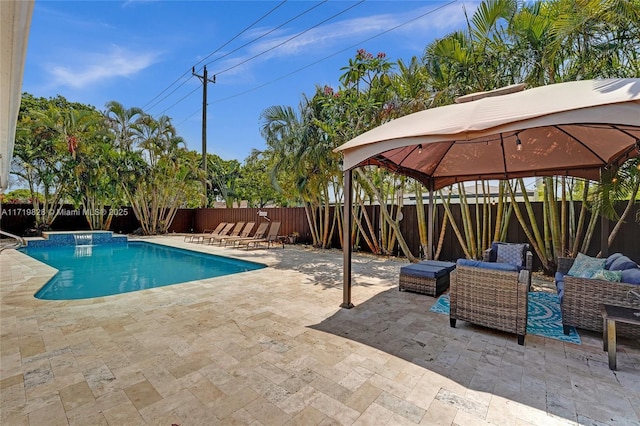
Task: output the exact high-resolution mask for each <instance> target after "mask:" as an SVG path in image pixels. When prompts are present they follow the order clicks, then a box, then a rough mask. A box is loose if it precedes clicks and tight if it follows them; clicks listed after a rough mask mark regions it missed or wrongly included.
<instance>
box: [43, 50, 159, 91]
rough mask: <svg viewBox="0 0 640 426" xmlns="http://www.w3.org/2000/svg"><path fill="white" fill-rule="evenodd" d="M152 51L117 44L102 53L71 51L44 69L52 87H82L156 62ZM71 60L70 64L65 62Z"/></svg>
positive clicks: (156, 55)
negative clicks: (69, 55) (70, 55)
mask: <svg viewBox="0 0 640 426" xmlns="http://www.w3.org/2000/svg"><path fill="white" fill-rule="evenodd" d="M157 57H158V53H156V52H134V51H131V50H128V49H124V48H121V47H118V46H114V47H112V48H111V49H110V50H109V51H108V52H105V53H93V52H92V53H82V52H78V53H76V54H74V57H73V58H68V57H67V58H66V60H65V65H60V64H49V65H48V66H47V67H46V69H47V70H49V72H50V73H51V76H52V80H53V81H52V83H53V84H55V85H56V86H66V87H72V88H75V89H82V88H86V87H89V86H91V85H94V84H97V83H100V82H104V81H106V80H109V79H113V78H118V77H131V76H134V75H135V74H137V73H138V72H140V71H142V70H144V69H146V68H147V67H149V66H150V65H152V64H153V63H155V62H156V60H157ZM69 62H73V65H68V63H69Z"/></svg>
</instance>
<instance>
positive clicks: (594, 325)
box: [556, 257, 640, 339]
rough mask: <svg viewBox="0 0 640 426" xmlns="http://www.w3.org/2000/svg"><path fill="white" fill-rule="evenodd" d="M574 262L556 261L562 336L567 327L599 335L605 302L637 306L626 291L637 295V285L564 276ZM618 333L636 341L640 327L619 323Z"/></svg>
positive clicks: (567, 330)
mask: <svg viewBox="0 0 640 426" xmlns="http://www.w3.org/2000/svg"><path fill="white" fill-rule="evenodd" d="M574 261H575V259H573V258H567V257H562V258H559V259H558V273H556V287H557V290H558V294H559V295H560V307H561V309H562V324H563V327H564V333H565V334H569V327H578V328H583V329H586V330H591V331H596V332H602V329H603V320H602V314H601V312H600V309H601V307H602V305H603V304H605V303H606V304H611V305H619V306H629V307H640V302H637V301H634V299H632V298H630V297H629V295H630V294H629V290H635V291H636V292H640V285H638V284H630V283H625V282H611V281H605V280H601V279H594V278H579V277H575V276H571V275H567V273H568V272H569V270H570V269H571V267H572V266H573V263H574ZM617 334H618V335H619V336H624V337H631V338H636V339H638V338H640V327H637V326H635V327H634V326H631V325H628V324H619V325H618V326H617Z"/></svg>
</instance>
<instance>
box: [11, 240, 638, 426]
mask: <svg viewBox="0 0 640 426" xmlns="http://www.w3.org/2000/svg"><path fill="white" fill-rule="evenodd" d="M182 239H183V238H182V237H180V236H169V237H156V238H150V239H149V240H150V241H153V242H158V243H161V244H168V245H171V246H174V247H181V248H191V249H194V250H198V251H203V252H208V253H214V254H222V255H231V256H234V257H237V258H241V259H246V260H253V261H257V262H261V263H265V264H268V265H270V267H269V268H266V269H262V270H258V271H252V272H247V273H243V274H240V275H237V276H232V278H230V277H221V278H212V279H207V280H201V281H193V282H189V283H185V284H179V285H174V286H169V287H162V288H155V289H149V290H143V291H140V292H134V293H126V294H122V295H117V296H108V297H102V298H97V299H91V300H78V301H42V300H37V299H35V298H34V297H33V293H35V291H36V290H37V289H38V288H40V287H41V286H42V285H43V284H44V282H46V281H47V280H48V279H49V278H50V277H51V275H52V274H53V269H52V268H50V267H48V266H46V265H43V264H42V263H40V262H37V261H35V260H33V259H31V258H29V257H28V256H26V255H24V254H22V253H19V252H17V251H15V250H5V251H4V252H3V253H2V254H0V269H1V270H2V274H0V299H1V300H0V303H1V304H0V315H1V317H0V321H1V322H0V331H1V335H2V339H1V341H0V343H1V347H0V354H1V358H0V397H1V399H0V401H1V405H0V407H1V409H0V424H7V425H14V424H20V425H22V424H29V425H44V424H46V425H67V424H71V425H88V424H103V425H107V424H108V425H124V424H127V425H135V424H158V425H161V424H162V425H171V424H178V425H181V426H184V425H213V424H229V423H233V424H255V425H258V424H265V425H266V424H276V425H284V424H304V425H309V424H345V425H349V424H363V425H364V424H372V425H381V424H388V425H401V424H460V425H464V424H473V425H482V424H499V425H504V424H535V425H537V424H545V425H549V424H585V423H588V424H612V423H621V424H632V425H633V424H640V404H638V403H637V401H640V343H638V342H630V341H620V342H619V349H618V350H619V352H618V368H619V370H618V371H616V372H613V371H611V370H609V369H608V366H607V357H606V353H605V352H603V351H602V341H601V336H599V335H598V334H596V333H588V332H584V331H580V334H581V337H582V342H583V344H582V345H581V346H577V345H574V344H570V343H563V342H559V341H557V340H552V339H544V338H542V337H539V336H527V339H526V341H525V345H524V346H518V345H517V344H516V342H515V337H514V336H512V335H509V334H504V333H500V332H496V331H492V330H488V329H484V328H479V327H475V326H472V325H468V324H460V326H459V327H458V328H455V329H452V328H450V327H449V324H448V322H449V321H448V318H447V317H446V315H439V314H435V313H430V312H429V308H430V307H431V306H432V304H433V303H434V302H435V299H433V298H431V297H428V296H423V295H420V294H414V293H409V292H399V291H398V290H397V280H398V273H399V270H400V267H401V266H402V265H404V263H403V262H400V261H397V260H395V259H382V258H375V257H372V256H368V255H359V254H354V264H353V270H354V288H353V302H354V304H355V305H356V307H355V308H354V309H351V310H343V309H340V308H339V307H338V306H339V304H340V303H341V301H342V277H341V271H342V254H341V252H339V251H335V250H331V251H321V250H313V249H305V248H303V247H301V246H297V247H291V246H287V248H286V249H285V250H282V249H277V250H276V249H271V250H255V251H250V252H246V251H244V250H233V249H224V248H218V247H213V246H207V245H204V246H203V245H199V244H190V243H184V242H183V241H182Z"/></svg>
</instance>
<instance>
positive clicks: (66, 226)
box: [0, 202, 640, 269]
mask: <svg viewBox="0 0 640 426" xmlns="http://www.w3.org/2000/svg"><path fill="white" fill-rule="evenodd" d="M532 204H533V209H534V213H535V215H536V218H537V221H538V223H540V224H541V223H542V203H539V202H536V203H532ZM451 207H452V214H453V216H454V218H455V221H456V223H458V224H460V223H461V215H462V212H461V210H460V205H458V204H453V205H452V206H451ZM520 207H521V208H522V209H523V211H524V205H522V204H521V206H520ZM579 207H580V203H577V205H576V211H579ZM32 208H33V206H32V205H30V204H3V205H2V217H1V219H0V227H2V229H3V230H6V231H8V232H11V233H14V234H17V235H25V230H26V229H28V228H31V227H33V225H34V218H33V214H31V215H29V214H28V213H29V209H32ZM623 208H624V204H620V205H619V206H618V213H621V212H622V209H623ZM65 209H67V210H66V211H67V213H65V214H63V215H60V216H58V218H57V219H56V220H55V221H54V223H53V226H52V229H53V230H57V231H70V230H88V229H89V225H88V224H87V221H86V219H85V218H84V216H83V215H82V214H81V212H80V213H72V212H73V211H77V210H78V209H75V208H73V207H71V206H68V208H67V207H66V206H65ZM425 209H426V207H425ZM367 210H368V212H369V214H370V217H371V219H372V222H373V226H374V227H375V228H376V229H379V223H380V222H379V221H380V207H379V206H367ZM125 211H126V213H125ZM119 213H122V214H119V215H118V216H115V217H114V218H113V221H112V224H111V230H112V231H114V232H118V233H125V234H126V233H131V232H133V231H134V230H135V229H137V228H138V227H139V222H138V221H137V219H136V218H135V215H134V214H133V211H132V210H131V209H129V208H124V209H121V210H119ZM332 213H333V212H332ZM402 213H403V219H402V221H401V222H400V230H401V232H402V234H403V236H404V238H405V240H406V241H407V245H408V246H409V248H410V250H411V252H412V253H413V254H414V255H415V256H419V255H420V254H421V253H420V236H419V234H418V221H417V216H416V206H415V205H407V206H404V207H403V208H402ZM444 215H445V212H444V207H443V206H442V205H436V219H435V224H436V229H435V233H436V236H435V238H436V243H437V239H438V233H439V232H440V224H441V223H442V221H443V220H444ZM471 215H472V221H474V223H475V211H474V209H472V211H471ZM493 217H494V218H495V212H494V214H493ZM269 220H270V221H272V222H275V221H279V222H281V224H282V225H281V228H280V235H290V234H292V233H294V232H296V233H298V235H299V236H298V242H301V243H306V244H309V243H311V241H312V239H311V231H310V229H309V224H308V222H307V217H306V214H305V211H304V208H302V207H283V208H263V209H253V208H242V209H241V208H237V209H226V208H223V209H180V210H178V212H177V214H176V217H175V219H174V221H173V223H172V225H171V227H170V228H169V232H175V233H191V232H202V231H203V230H205V229H213V228H215V227H216V225H217V224H218V223H220V222H256V227H257V225H258V224H259V223H260V222H264V221H269ZM610 228H613V223H611V225H610ZM338 235H339V234H338V232H337V230H336V232H335V233H334V236H333V241H332V245H333V247H336V248H338V247H340V246H341V245H340V241H339V237H338ZM600 238H601V235H600V222H599V221H598V224H597V226H596V229H595V231H594V235H593V238H592V240H591V244H590V246H589V250H587V253H586V254H588V255H591V256H595V255H596V254H597V253H598V251H599V250H600ZM506 241H511V242H526V241H527V238H526V235H525V234H524V231H523V230H522V228H521V226H520V224H519V223H518V221H517V219H516V218H515V215H514V216H512V218H511V222H510V223H509V227H508V230H507V237H506ZM358 249H359V250H363V251H366V250H368V248H367V246H366V244H364V242H361V243H360V247H359V248H358ZM609 252H610V253H615V252H622V253H625V254H626V255H627V256H630V257H631V258H632V259H634V260H636V261H640V224H638V223H637V222H634V221H633V219H630V220H629V221H628V222H626V223H624V224H623V226H622V229H621V230H620V231H619V232H618V235H617V237H616V239H615V240H614V242H613V244H612V246H611V248H610V249H609ZM393 254H394V255H402V253H400V252H399V251H398V248H397V247H396V249H395V251H394V253H393ZM460 257H464V251H463V250H462V247H460V244H459V243H458V240H457V238H456V236H455V234H454V232H453V230H452V229H451V226H450V225H448V227H447V230H446V233H445V238H444V243H443V247H442V251H441V253H440V257H439V258H440V259H442V260H455V259H457V258H460ZM534 262H536V264H534V267H535V268H536V269H538V268H539V267H540V263H539V260H538V259H537V257H536V256H534Z"/></svg>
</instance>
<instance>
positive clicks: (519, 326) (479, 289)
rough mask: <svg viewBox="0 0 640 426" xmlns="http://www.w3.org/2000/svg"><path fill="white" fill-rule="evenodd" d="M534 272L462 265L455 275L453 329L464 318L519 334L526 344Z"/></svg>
mask: <svg viewBox="0 0 640 426" xmlns="http://www.w3.org/2000/svg"><path fill="white" fill-rule="evenodd" d="M530 275H531V274H530V272H529V271H528V270H527V269H523V270H521V271H520V272H516V271H499V270H493V269H486V268H482V267H473V266H461V265H458V266H457V267H456V269H455V271H453V272H452V273H451V288H450V292H449V295H450V305H451V308H450V311H449V312H450V313H449V321H450V324H451V327H455V326H456V320H458V319H460V320H463V321H468V322H471V323H474V324H478V325H482V326H485V327H489V328H493V329H497V330H502V331H506V332H508V333H515V334H517V335H518V344H519V345H523V344H524V336H525V334H526V333H527V301H528V291H529V283H530V282H531V278H530Z"/></svg>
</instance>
